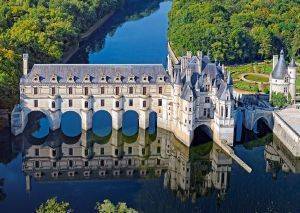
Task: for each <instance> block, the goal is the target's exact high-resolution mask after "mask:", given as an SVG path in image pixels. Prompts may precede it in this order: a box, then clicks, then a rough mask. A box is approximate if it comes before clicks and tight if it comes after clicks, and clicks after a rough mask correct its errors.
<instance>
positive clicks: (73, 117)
mask: <svg viewBox="0 0 300 213" xmlns="http://www.w3.org/2000/svg"><path fill="white" fill-rule="evenodd" d="M81 129H82V127H81V117H80V115H79V114H78V113H76V112H73V111H69V112H65V113H63V114H62V116H61V131H62V132H63V134H64V135H65V136H67V137H76V136H78V135H80V134H81Z"/></svg>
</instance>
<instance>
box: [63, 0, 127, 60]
mask: <svg viewBox="0 0 300 213" xmlns="http://www.w3.org/2000/svg"><path fill="white" fill-rule="evenodd" d="M122 4H124V3H122ZM115 12H116V10H114V11H111V12H110V13H109V14H107V15H105V16H104V17H103V18H101V19H99V20H98V21H97V22H96V23H95V24H94V25H93V26H91V27H90V28H89V29H88V30H87V31H86V32H84V33H82V34H81V35H80V38H79V39H78V41H77V42H76V45H74V46H73V47H70V48H69V50H68V51H67V52H66V53H64V56H63V57H62V59H61V61H62V63H63V64H65V63H67V62H68V61H69V60H70V58H72V56H73V55H74V54H75V53H76V52H77V51H78V50H79V47H80V41H82V40H84V39H87V38H88V37H89V36H90V35H92V34H93V33H94V32H95V31H96V30H98V29H99V28H100V27H102V26H103V25H104V24H105V23H106V22H107V21H108V20H109V19H110V18H111V17H112V16H113V15H114V14H115Z"/></svg>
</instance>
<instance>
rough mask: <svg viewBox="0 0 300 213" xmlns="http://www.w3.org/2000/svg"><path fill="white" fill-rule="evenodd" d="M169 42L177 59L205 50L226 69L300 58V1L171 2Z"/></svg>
mask: <svg viewBox="0 0 300 213" xmlns="http://www.w3.org/2000/svg"><path fill="white" fill-rule="evenodd" d="M169 18H170V27H169V40H170V43H171V46H172V48H173V49H174V51H175V53H176V54H178V55H182V54H184V53H185V52H186V51H187V50H192V51H194V52H196V51H197V50H202V51H204V52H205V53H208V52H209V53H210V55H211V57H212V58H214V59H217V60H220V61H224V62H225V63H227V64H229V63H230V64H234V63H247V62H252V61H256V60H263V59H268V58H271V56H272V54H273V53H278V52H279V51H280V49H281V48H284V50H285V51H286V52H287V53H288V55H289V57H294V56H299V55H300V1H299V0H173V7H172V10H171V12H170V15H169Z"/></svg>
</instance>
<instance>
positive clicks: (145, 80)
mask: <svg viewBox="0 0 300 213" xmlns="http://www.w3.org/2000/svg"><path fill="white" fill-rule="evenodd" d="M142 79H143V82H144V83H149V76H147V75H143V77H142Z"/></svg>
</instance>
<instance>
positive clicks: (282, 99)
mask: <svg viewBox="0 0 300 213" xmlns="http://www.w3.org/2000/svg"><path fill="white" fill-rule="evenodd" d="M271 104H272V105H273V106H274V107H279V108H282V107H284V106H287V105H288V104H289V101H288V100H287V98H286V96H285V95H284V94H283V93H273V94H272V98H271Z"/></svg>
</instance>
